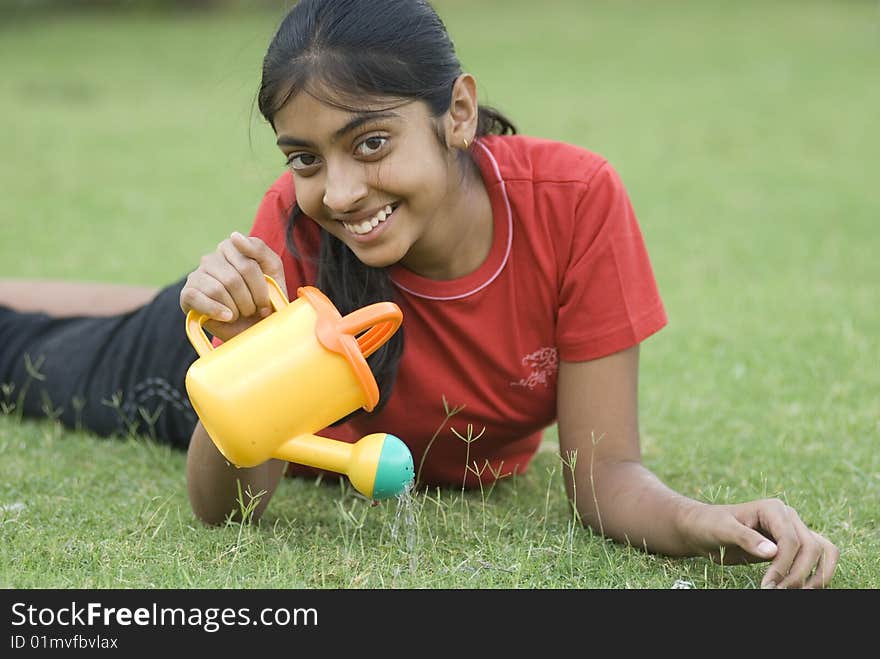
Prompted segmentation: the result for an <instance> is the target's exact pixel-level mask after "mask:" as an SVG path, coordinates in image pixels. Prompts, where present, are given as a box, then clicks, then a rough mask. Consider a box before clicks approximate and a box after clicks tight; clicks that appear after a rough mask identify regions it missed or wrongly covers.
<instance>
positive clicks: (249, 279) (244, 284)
mask: <svg viewBox="0 0 880 659" xmlns="http://www.w3.org/2000/svg"><path fill="white" fill-rule="evenodd" d="M264 275H269V276H270V277H272V278H273V279H274V280H275V281H276V282H277V283H278V286H280V287H281V290H282V291H286V290H287V286H286V284H285V281H284V267H283V266H282V264H281V257H280V256H278V254H276V253H275V252H273V251H272V250H271V249H270V248H269V247H268V246H267V245H266V243H264V242H263V241H262V240H260V239H259V238H255V237H247V236H244V235H242V234H240V233H238V232H237V231H236V232H234V233H233V234H232V235H231V236H230V237H229V238H227V239H226V240H224V241H223V242H221V243H220V244H219V245H218V246H217V249H216V250H215V251H214V252H212V253H210V254H207V255H206V256H203V257H202V259H201V261H200V263H199V267H198V269H197V270H194V271H193V272H191V273H190V274H189V276H187V278H186V284H185V285H184V287H183V290H181V292H180V308H181V309H182V310H183V312H184V313H187V312H188V311H190V310H193V311H195V312H197V313H201V314H205V315H206V316H208V317H209V318H210V319H211V320H209V321H207V322H205V324H204V326H205V329H206V330H208V331H209V332H210V333H211V334H213V335H214V336H216V337H218V338H219V339H221V340H223V341H228V340H229V339H231V338H232V337H233V336H235V335H237V334H239V333H241V332H243V331H244V330H246V329H247V328H248V327H250V326H251V325H253V324H254V323H256V322H257V321H259V320H261V319H263V318H265V317H266V316H268V315H269V314H270V313H272V304H271V303H270V302H269V284H268V283H267V282H266V279H265V277H264Z"/></svg>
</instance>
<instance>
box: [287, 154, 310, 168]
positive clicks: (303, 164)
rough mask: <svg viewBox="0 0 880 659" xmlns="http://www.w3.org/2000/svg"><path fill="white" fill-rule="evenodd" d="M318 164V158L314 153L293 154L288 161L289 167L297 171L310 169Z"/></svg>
mask: <svg viewBox="0 0 880 659" xmlns="http://www.w3.org/2000/svg"><path fill="white" fill-rule="evenodd" d="M317 164H318V156H316V155H314V154H312V153H292V154H291V155H290V157H289V158H288V159H287V166H288V167H290V168H291V169H293V170H295V171H298V172H299V171H303V170H307V169H310V168H312V167H314V166H315V165H317Z"/></svg>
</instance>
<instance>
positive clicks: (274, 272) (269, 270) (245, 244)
mask: <svg viewBox="0 0 880 659" xmlns="http://www.w3.org/2000/svg"><path fill="white" fill-rule="evenodd" d="M230 238H231V240H232V243H233V244H234V245H235V247H236V248H238V250H239V252H240V253H241V254H242V255H243V256H245V257H247V258H249V259H253V261H255V262H256V263H257V265H258V266H259V268H260V271H261V273H264V274H267V275H269V276H270V277H272V279H274V280H275V281H276V282H277V283H278V286H280V287H281V290H282V291H286V290H287V285H286V282H285V281H284V266H283V264H282V263H281V257H279V256H278V254H276V253H275V252H274V251H273V250H272V249H271V248H270V247H269V246H268V245H267V244H266V243H264V242H263V241H262V240H260V239H259V238H255V237H250V238H248V237H245V236H243V235H241V234H240V233H239V232H238V231H236V232H234V233H233V234H232V236H231V237H230ZM261 279H262V277H261ZM264 283H265V281H264ZM266 290H268V289H266ZM266 295H267V301H268V292H267V294H266Z"/></svg>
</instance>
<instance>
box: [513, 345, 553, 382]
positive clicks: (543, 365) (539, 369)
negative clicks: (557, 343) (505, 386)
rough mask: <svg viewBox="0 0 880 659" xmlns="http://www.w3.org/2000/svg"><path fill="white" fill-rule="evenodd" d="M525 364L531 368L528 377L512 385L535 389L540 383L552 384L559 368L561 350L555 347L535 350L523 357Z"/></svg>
mask: <svg viewBox="0 0 880 659" xmlns="http://www.w3.org/2000/svg"><path fill="white" fill-rule="evenodd" d="M522 363H523V366H526V367H527V368H530V369H531V373H529V375H528V376H527V377H524V378H522V379H521V380H520V381H519V382H511V383H510V386H511V387H527V388H528V389H534V388H535V387H537V386H538V385H539V384H543V385H544V386H545V387H549V386H550V378H552V377H553V376H554V375H556V372H557V371H558V370H559V351H558V350H557V349H556V348H553V347H549V346H548V347H545V348H540V349H538V350H535V352H533V353H532V354H530V355H526V356H525V357H523V358H522Z"/></svg>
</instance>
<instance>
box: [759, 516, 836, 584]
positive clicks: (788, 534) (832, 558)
mask: <svg viewBox="0 0 880 659" xmlns="http://www.w3.org/2000/svg"><path fill="white" fill-rule="evenodd" d="M760 503H761V504H762V505H761V507H760V509H759V518H760V525H761V528H762V529H763V530H765V531H766V532H769V534H770V535H771V536H772V537H773V538H774V539H775V541H776V545H777V550H776V555H775V557H774V558H773V560H772V562H771V563H770V567H769V568H768V569H767V572H766V573H765V574H764V578H763V579H762V580H761V587H762V588H807V587H809V588H817V587H818V588H822V587H824V586H826V585H827V584H828V582H829V581H830V580H831V575H832V574H833V572H834V569H835V567H836V566H837V560H838V557H839V552H838V550H837V548H836V547H835V546H834V545H833V544H831V543H830V542H829V541H828V540H827V539H825V538H824V537H822V536H821V535H819V534H818V533H815V532H813V531H811V530H810V529H809V528H807V526H806V525H805V524H804V522H803V521H802V520H801V518H800V516H799V515H798V514H797V512H796V511H795V510H794V509H793V508H791V507H790V506H786V505H785V504H784V503H783V502H781V501H779V500H778V499H770V500H766V501H762V502H760Z"/></svg>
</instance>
